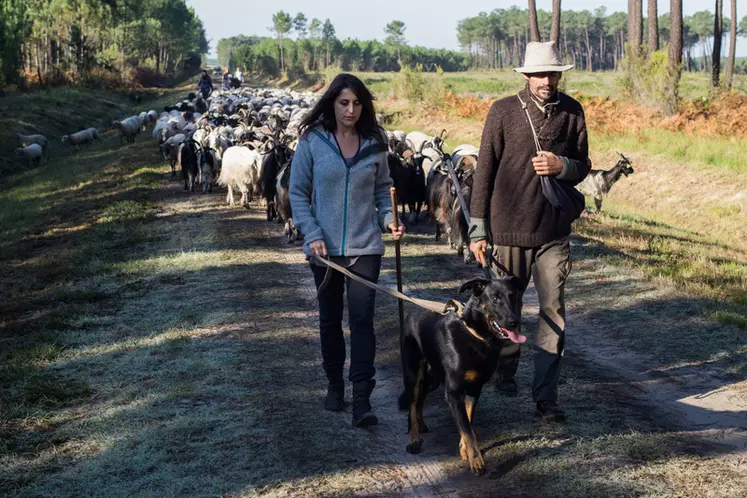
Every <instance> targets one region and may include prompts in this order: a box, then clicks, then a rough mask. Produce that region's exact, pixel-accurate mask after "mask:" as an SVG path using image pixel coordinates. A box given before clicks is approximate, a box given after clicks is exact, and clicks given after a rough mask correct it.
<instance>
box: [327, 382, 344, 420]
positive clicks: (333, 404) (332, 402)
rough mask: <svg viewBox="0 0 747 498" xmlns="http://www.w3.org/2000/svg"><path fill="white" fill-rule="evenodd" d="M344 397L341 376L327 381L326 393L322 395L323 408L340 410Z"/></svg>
mask: <svg viewBox="0 0 747 498" xmlns="http://www.w3.org/2000/svg"><path fill="white" fill-rule="evenodd" d="M344 399H345V383H344V382H343V380H342V378H340V379H339V380H335V381H329V384H328V385H327V395H326V396H325V397H324V408H325V409H327V410H329V411H332V412H339V411H340V410H342V407H343V404H344Z"/></svg>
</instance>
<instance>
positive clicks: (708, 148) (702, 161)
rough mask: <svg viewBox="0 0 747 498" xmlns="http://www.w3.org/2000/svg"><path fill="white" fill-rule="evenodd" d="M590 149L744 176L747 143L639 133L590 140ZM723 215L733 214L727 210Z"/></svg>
mask: <svg viewBox="0 0 747 498" xmlns="http://www.w3.org/2000/svg"><path fill="white" fill-rule="evenodd" d="M589 147H590V148H592V150H598V151H620V152H623V153H626V154H629V153H630V152H645V153H646V154H648V155H651V156H654V157H659V158H663V159H666V160H671V161H676V162H678V163H687V164H690V165H694V166H697V167H699V168H726V169H729V170H731V171H734V172H738V173H747V162H745V161H744V159H743V158H744V157H746V156H745V154H747V142H745V141H744V140H738V139H736V138H721V137H703V138H697V139H696V138H694V137H692V136H688V135H684V134H682V133H676V132H672V131H666V130H645V131H642V132H640V133H620V134H598V133H593V130H592V134H591V136H590V138H589ZM729 209H730V210H731V211H727V212H726V213H725V215H729V214H731V213H733V214H736V213H735V212H734V211H733V210H735V209H737V210H738V209H739V208H738V207H732V208H729Z"/></svg>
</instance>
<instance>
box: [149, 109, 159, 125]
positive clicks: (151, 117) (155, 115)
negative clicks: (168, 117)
mask: <svg viewBox="0 0 747 498" xmlns="http://www.w3.org/2000/svg"><path fill="white" fill-rule="evenodd" d="M147 116H148V122H149V123H150V124H152V125H153V124H156V121H157V120H158V113H157V112H156V111H154V110H152V109H151V110H150V111H148V114H147Z"/></svg>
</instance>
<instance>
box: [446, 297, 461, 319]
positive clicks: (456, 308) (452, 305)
mask: <svg viewBox="0 0 747 498" xmlns="http://www.w3.org/2000/svg"><path fill="white" fill-rule="evenodd" d="M446 313H456V314H457V316H458V317H459V318H460V319H461V318H462V314H463V313H464V305H463V304H462V303H461V302H459V301H457V300H456V299H449V301H448V302H447V303H446V306H445V307H444V314H446Z"/></svg>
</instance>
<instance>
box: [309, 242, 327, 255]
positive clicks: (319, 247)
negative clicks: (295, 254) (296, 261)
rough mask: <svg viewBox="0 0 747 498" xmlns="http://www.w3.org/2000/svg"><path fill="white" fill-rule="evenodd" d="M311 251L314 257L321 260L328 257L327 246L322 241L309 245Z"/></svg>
mask: <svg viewBox="0 0 747 498" xmlns="http://www.w3.org/2000/svg"><path fill="white" fill-rule="evenodd" d="M309 250H310V251H311V255H312V256H318V257H320V258H326V257H327V244H325V243H324V241H323V240H321V239H320V240H315V241H314V242H312V243H311V244H309Z"/></svg>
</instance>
